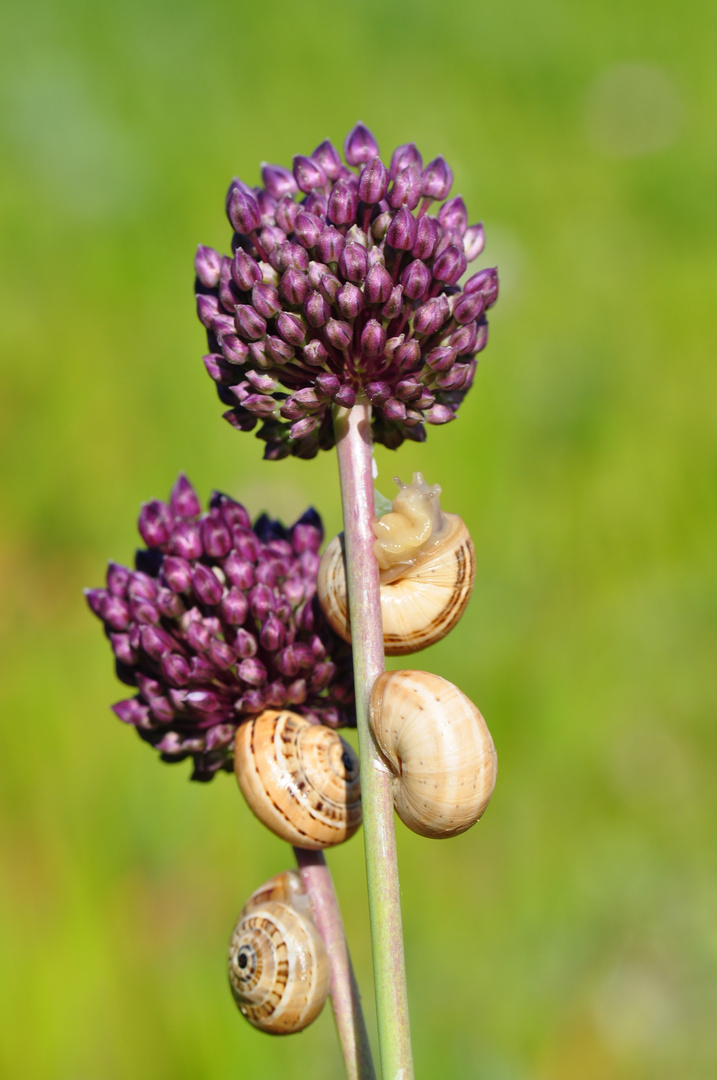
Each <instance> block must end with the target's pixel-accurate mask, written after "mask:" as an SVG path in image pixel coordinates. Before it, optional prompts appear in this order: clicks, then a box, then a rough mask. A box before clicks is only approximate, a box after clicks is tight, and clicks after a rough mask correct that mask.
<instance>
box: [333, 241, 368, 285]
mask: <svg viewBox="0 0 717 1080" xmlns="http://www.w3.org/2000/svg"><path fill="white" fill-rule="evenodd" d="M367 270H368V256H367V254H366V248H364V247H362V245H361V244H355V243H348V244H346V246H345V247H344V249H343V251H342V252H341V255H340V256H339V271H340V273H341V274H343V276H344V277H345V278H346V279H347V280H348V281H353V282H361V281H363V279H364V278H365V276H366V271H367Z"/></svg>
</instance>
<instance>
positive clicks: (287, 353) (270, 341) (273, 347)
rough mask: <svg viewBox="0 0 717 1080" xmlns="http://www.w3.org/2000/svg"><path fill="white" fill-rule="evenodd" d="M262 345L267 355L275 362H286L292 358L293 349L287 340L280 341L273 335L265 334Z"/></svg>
mask: <svg viewBox="0 0 717 1080" xmlns="http://www.w3.org/2000/svg"><path fill="white" fill-rule="evenodd" d="M264 346H265V348H266V352H267V356H269V357H270V358H271V359H272V360H273V361H274V363H275V364H288V362H289V360H293V358H294V355H295V354H294V349H293V348H292V346H291V345H288V344H287V342H285V341H282V339H281V338H278V337H274V336H273V335H271V334H269V335H267V337H266V339H265V341H264Z"/></svg>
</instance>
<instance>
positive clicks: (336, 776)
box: [234, 710, 361, 850]
mask: <svg viewBox="0 0 717 1080" xmlns="http://www.w3.org/2000/svg"><path fill="white" fill-rule="evenodd" d="M234 770H235V773H236V777H237V781H238V783H239V787H240V788H241V790H242V792H243V794H244V797H245V798H246V800H247V802H248V803H249V806H250V807H251V809H252V810H253V812H254V813H255V814H256V816H257V817H258V818H259V820H260V821H262V822H263V824H264V825H266V826H267V827H268V828H269V829H271V831H272V832H274V833H276V835H277V836H280V837H281V839H282V840H286V841H287V843H289V844H293V845H294V846H295V847H299V848H308V849H314V850H315V849H318V848H325V847H331V846H333V845H335V844H341V843H343V841H344V840H348V839H349V837H351V836H353V834H354V833H355V832H356V830H357V829H358V827H359V825H360V824H361V786H360V780H359V764H358V758H357V756H356V754H355V753H354V751H353V749H352V747H351V746H349V744H348V743H347V742H344V740H343V739H342V738H341V737H340V736H339V735H338V734H337V733H336V732H335V731H333V730H332V729H331V728H327V727H325V726H323V725H321V724H312V723H310V722H309V721H308V720H305V719H304V718H303V717H302V716H299V715H298V713H293V712H289V711H286V710H284V711H275V710H266V711H265V712H263V713H261V714H260V715H259V716H258V717H256V718H254V719H252V720H248V721H246V723H244V724H242V725H241V727H240V728H239V729H238V731H237V735H236V741H235V745H234Z"/></svg>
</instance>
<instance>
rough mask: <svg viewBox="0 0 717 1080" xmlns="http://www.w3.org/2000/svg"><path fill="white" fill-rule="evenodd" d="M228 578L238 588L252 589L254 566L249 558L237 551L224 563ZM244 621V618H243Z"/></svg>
mask: <svg viewBox="0 0 717 1080" xmlns="http://www.w3.org/2000/svg"><path fill="white" fill-rule="evenodd" d="M222 567H223V569H224V573H225V574H226V576H227V580H228V581H229V582H230V583H231V584H232V585H234V586H236V588H238V589H250V588H251V587H252V585H253V584H254V566H253V564H252V563H251V562H250V561H249V559H245V558H242V557H241V556H240V555H238V554H237V553H236V552H235V551H232V552H231V554H229V555H228V556H227V557H226V559H225V560H224V562H223V563H222ZM242 621H243V620H242Z"/></svg>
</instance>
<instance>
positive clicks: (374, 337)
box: [361, 319, 386, 357]
mask: <svg viewBox="0 0 717 1080" xmlns="http://www.w3.org/2000/svg"><path fill="white" fill-rule="evenodd" d="M385 344H386V331H385V330H384V328H383V327H382V326H381V323H380V322H378V321H377V320H376V319H369V321H368V322H367V323H366V325H365V327H364V328H363V332H362V334H361V352H362V353H363V355H364V356H368V357H374V356H380V355H381V354H382V353H383V349H384V346H385Z"/></svg>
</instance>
